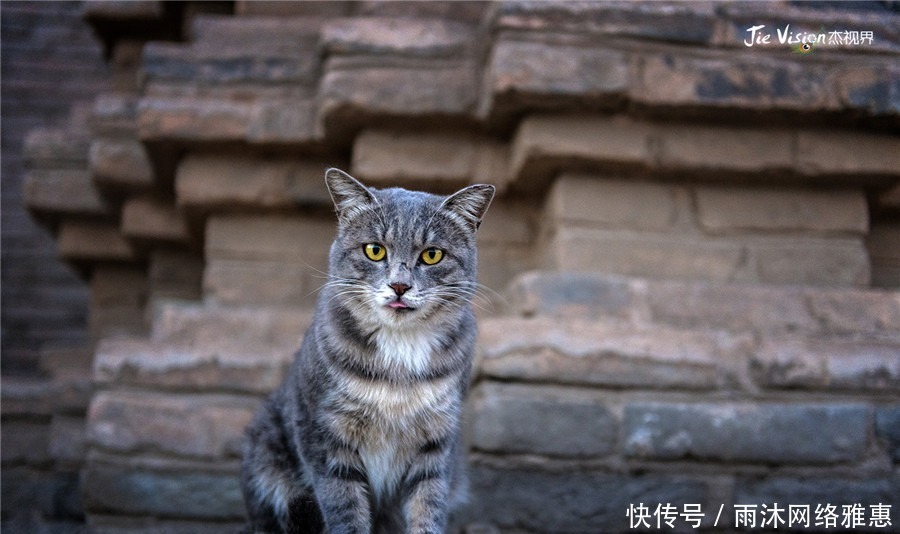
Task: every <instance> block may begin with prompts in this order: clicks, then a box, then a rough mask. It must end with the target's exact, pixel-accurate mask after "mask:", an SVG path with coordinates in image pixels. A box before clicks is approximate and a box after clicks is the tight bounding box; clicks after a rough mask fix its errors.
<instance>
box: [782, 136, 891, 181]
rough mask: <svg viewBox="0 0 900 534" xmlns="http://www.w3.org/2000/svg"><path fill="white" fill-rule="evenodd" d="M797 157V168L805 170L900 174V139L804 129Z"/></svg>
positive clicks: (833, 172)
mask: <svg viewBox="0 0 900 534" xmlns="http://www.w3.org/2000/svg"><path fill="white" fill-rule="evenodd" d="M795 158H796V160H795V165H796V168H797V170H798V171H800V172H802V173H804V174H887V175H891V176H900V139H898V138H897V137H894V136H888V135H875V134H865V133H855V132H854V133H843V132H835V131H814V130H806V131H800V132H798V133H797V153H796V155H795Z"/></svg>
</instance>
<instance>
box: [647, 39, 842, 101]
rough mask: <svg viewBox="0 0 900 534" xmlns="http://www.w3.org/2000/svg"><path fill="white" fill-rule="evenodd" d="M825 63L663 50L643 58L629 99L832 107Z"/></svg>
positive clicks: (745, 53)
mask: <svg viewBox="0 0 900 534" xmlns="http://www.w3.org/2000/svg"><path fill="white" fill-rule="evenodd" d="M826 79H827V76H826V72H825V70H824V67H821V66H819V65H815V66H814V65H811V64H809V63H807V64H805V65H801V64H799V63H796V62H791V61H787V60H774V59H770V58H766V57H764V56H762V55H760V54H758V53H757V52H756V51H755V50H750V51H742V52H740V53H730V55H728V56H727V57H716V58H699V57H688V56H686V55H674V54H671V53H663V54H658V55H653V56H647V57H644V58H642V60H641V62H640V75H639V81H638V83H636V84H635V85H634V86H633V88H632V90H631V95H632V98H633V99H634V100H636V101H638V102H641V103H646V104H650V105H667V106H677V105H681V106H702V107H710V108H743V109H753V110H777V109H791V110H804V111H822V110H836V109H838V108H839V103H838V101H837V95H835V94H834V93H833V91H832V88H831V87H830V86H829V85H828V84H827V83H826V81H825V80H826Z"/></svg>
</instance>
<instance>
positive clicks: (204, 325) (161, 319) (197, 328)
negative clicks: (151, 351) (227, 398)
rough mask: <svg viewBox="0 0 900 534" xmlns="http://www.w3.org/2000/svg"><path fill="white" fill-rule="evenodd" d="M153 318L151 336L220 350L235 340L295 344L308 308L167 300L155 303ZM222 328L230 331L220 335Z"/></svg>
mask: <svg viewBox="0 0 900 534" xmlns="http://www.w3.org/2000/svg"><path fill="white" fill-rule="evenodd" d="M155 312H156V313H155V315H154V319H153V339H155V340H160V341H167V342H173V343H176V344H178V343H182V344H185V345H187V346H197V347H207V348H210V349H214V350H218V351H221V352H223V353H226V352H229V350H228V347H229V346H231V344H232V343H234V342H235V341H240V340H246V341H247V343H248V344H249V345H253V344H256V345H258V346H268V345H273V346H278V347H296V346H299V343H300V341H299V340H300V336H301V335H302V334H303V331H304V330H306V327H307V326H308V325H309V322H310V317H311V312H310V310H309V309H303V308H291V307H278V308H276V307H258V306H250V307H243V308H241V307H216V306H206V305H204V304H202V303H185V302H171V303H165V304H163V305H161V306H159V307H158V308H157V309H156V310H155ZM222 332H230V333H231V334H232V335H229V336H223V335H222Z"/></svg>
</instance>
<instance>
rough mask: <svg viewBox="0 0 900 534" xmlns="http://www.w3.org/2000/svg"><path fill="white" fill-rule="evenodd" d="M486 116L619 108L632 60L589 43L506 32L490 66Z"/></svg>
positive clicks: (483, 109)
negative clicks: (521, 37) (520, 36)
mask: <svg viewBox="0 0 900 534" xmlns="http://www.w3.org/2000/svg"><path fill="white" fill-rule="evenodd" d="M484 78H485V81H484V88H485V92H486V94H484V95H482V99H481V100H482V101H481V104H482V105H481V109H480V110H479V113H480V115H482V116H492V115H494V116H497V115H499V116H500V117H501V118H502V119H504V120H507V119H508V118H509V117H508V116H512V115H515V114H516V113H517V112H520V111H521V109H523V108H524V109H528V108H529V107H535V106H536V105H537V106H541V107H545V108H550V109H560V108H564V109H565V108H567V107H568V108H575V109H577V108H579V107H580V108H581V109H583V108H584V107H585V104H586V103H588V104H589V105H590V106H591V107H593V108H594V109H598V108H608V107H612V106H614V105H616V104H617V103H619V102H620V101H621V99H622V96H623V94H624V93H625V92H626V91H627V89H628V85H629V82H630V79H629V78H630V72H629V65H628V60H627V57H626V56H625V55H624V54H623V53H621V52H620V51H617V50H614V49H612V48H611V47H607V46H602V45H599V46H598V44H597V42H596V41H589V40H585V42H583V43H577V44H569V43H565V44H564V43H560V42H558V41H557V40H555V39H553V38H544V39H542V40H541V41H540V42H534V41H532V40H530V39H529V40H515V38H507V37H506V36H505V35H504V34H502V33H501V34H500V36H499V37H498V38H497V42H496V43H495V44H494V46H493V48H492V49H491V54H490V56H489V57H488V62H487V65H486V66H485V74H484Z"/></svg>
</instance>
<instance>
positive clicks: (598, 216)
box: [545, 174, 678, 229]
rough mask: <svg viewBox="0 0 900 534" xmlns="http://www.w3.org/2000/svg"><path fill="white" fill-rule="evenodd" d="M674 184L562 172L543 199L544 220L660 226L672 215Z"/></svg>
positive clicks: (557, 222) (653, 227)
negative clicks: (544, 206)
mask: <svg viewBox="0 0 900 534" xmlns="http://www.w3.org/2000/svg"><path fill="white" fill-rule="evenodd" d="M674 190H675V187H673V186H667V185H661V184H655V183H644V182H635V181H627V180H608V179H603V178H600V177H596V176H590V175H576V174H563V175H561V176H560V177H559V178H557V180H556V181H555V182H554V184H553V187H552V188H551V190H550V196H549V198H548V199H547V206H546V208H545V209H546V215H547V218H548V219H549V220H548V224H551V225H558V224H564V223H573V224H583V225H591V226H602V227H613V228H616V227H622V228H634V229H664V228H668V227H670V226H671V225H672V224H673V223H674V222H675V219H676V215H677V214H676V212H677V209H678V206H677V202H676V198H675V193H674Z"/></svg>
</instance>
